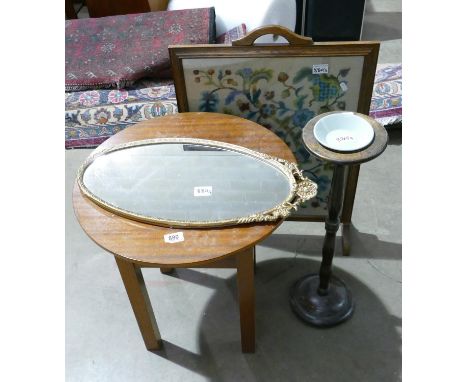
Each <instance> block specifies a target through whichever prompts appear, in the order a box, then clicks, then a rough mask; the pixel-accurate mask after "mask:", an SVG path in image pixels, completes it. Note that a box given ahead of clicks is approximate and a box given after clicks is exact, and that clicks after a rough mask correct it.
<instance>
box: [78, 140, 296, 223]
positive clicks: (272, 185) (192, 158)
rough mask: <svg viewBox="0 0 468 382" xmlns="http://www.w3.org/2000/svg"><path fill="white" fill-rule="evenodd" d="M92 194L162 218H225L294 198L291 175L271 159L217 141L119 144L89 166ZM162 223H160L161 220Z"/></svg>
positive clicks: (134, 211) (86, 174)
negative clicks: (137, 144) (215, 143)
mask: <svg viewBox="0 0 468 382" xmlns="http://www.w3.org/2000/svg"><path fill="white" fill-rule="evenodd" d="M82 183H83V185H84V186H85V188H86V189H87V190H88V191H89V192H90V193H91V194H92V196H94V197H96V198H98V199H101V200H102V201H104V202H105V203H106V204H109V205H110V206H111V207H115V208H117V209H119V210H123V212H130V213H132V214H137V215H142V216H144V217H149V218H151V219H160V220H161V221H180V222H189V223H190V222H200V221H210V222H216V221H225V220H232V219H238V218H241V217H246V216H249V215H252V214H258V213H262V212H264V211H268V210H271V209H273V208H275V207H276V206H278V205H281V204H282V203H283V202H285V201H289V200H290V199H291V187H293V185H292V184H291V178H290V177H288V175H287V174H286V173H285V172H284V171H282V170H281V169H280V168H279V167H278V166H275V165H272V164H271V163H270V162H269V161H267V160H263V159H262V158H260V157H259V158H256V157H255V156H251V155H248V154H246V153H244V152H237V151H235V150H231V149H226V148H223V147H220V146H216V145H206V144H193V143H183V142H163V143H152V144H145V145H140V146H131V147H124V148H119V149H118V150H115V151H110V152H107V153H104V154H103V155H98V156H96V157H95V158H93V160H92V161H91V162H90V163H89V164H87V165H86V167H85V169H84V172H83V173H82ZM156 224H157V223H156Z"/></svg>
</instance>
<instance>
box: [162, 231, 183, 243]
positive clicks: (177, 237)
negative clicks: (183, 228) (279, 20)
mask: <svg viewBox="0 0 468 382" xmlns="http://www.w3.org/2000/svg"><path fill="white" fill-rule="evenodd" d="M164 241H165V242H166V243H178V242H180V241H184V233H183V232H174V233H168V234H166V235H164Z"/></svg>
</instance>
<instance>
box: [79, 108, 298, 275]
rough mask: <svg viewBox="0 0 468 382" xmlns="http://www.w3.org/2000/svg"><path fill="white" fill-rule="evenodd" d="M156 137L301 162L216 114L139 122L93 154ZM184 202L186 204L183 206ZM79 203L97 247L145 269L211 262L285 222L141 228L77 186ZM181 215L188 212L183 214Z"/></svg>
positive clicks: (280, 145) (244, 124) (269, 137)
mask: <svg viewBox="0 0 468 382" xmlns="http://www.w3.org/2000/svg"><path fill="white" fill-rule="evenodd" d="M155 138H156V139H158V138H195V139H209V140H214V141H220V142H226V143H230V144H234V145H239V146H243V147H246V148H248V149H251V150H255V151H258V152H261V153H265V154H268V155H271V156H274V157H278V158H282V159H286V160H288V161H290V162H293V163H295V158H294V155H293V154H292V152H291V151H290V150H289V148H288V147H287V145H286V144H285V143H284V142H283V141H282V140H281V139H280V138H278V137H277V136H276V135H275V134H274V133H272V132H270V131H269V130H267V129H266V128H264V127H262V126H260V125H258V124H256V123H254V122H251V121H248V120H245V119H242V118H239V117H234V116H230V115H224V114H216V113H181V114H176V115H171V116H166V117H160V118H155V119H152V120H149V121H145V122H141V123H138V124H136V125H134V126H131V127H128V128H126V129H125V130H123V131H121V132H120V133H118V134H116V135H114V136H113V137H111V138H109V139H108V140H107V141H106V142H104V143H103V144H102V145H101V146H99V147H98V148H97V149H96V150H95V151H94V152H93V154H92V155H94V154H96V153H97V152H101V151H103V150H106V149H109V148H110V147H113V146H115V145H118V144H124V143H127V142H133V141H141V140H146V139H155ZM135 171H137V169H136V170H135ZM199 186H207V185H205V184H203V185H202V184H200V185H199ZM194 191H195V190H194ZM201 191H203V190H201ZM285 192H286V191H285ZM180 202H181V205H182V204H183V201H180ZM175 203H177V201H175ZM73 204H74V208H75V213H76V216H77V218H78V220H79V222H80V224H81V226H82V227H83V229H84V230H85V232H86V233H87V234H88V235H89V236H90V237H91V238H92V239H93V240H94V241H95V242H96V243H97V244H99V245H100V246H101V247H103V248H104V249H106V250H108V251H109V252H111V253H113V254H115V255H117V256H120V257H123V258H126V259H129V260H132V261H133V262H136V263H140V264H142V265H145V264H148V265H149V264H151V265H160V266H165V267H167V266H171V265H174V266H175V265H179V266H182V265H183V266H187V265H190V264H193V265H195V264H200V263H203V262H209V261H212V260H215V259H218V258H222V257H225V256H227V255H230V254H233V253H235V252H238V251H241V250H243V249H246V248H248V247H251V246H252V245H254V244H255V243H257V242H259V241H260V240H262V239H263V238H265V237H266V236H268V235H269V234H271V233H272V232H273V230H274V229H275V228H277V227H278V226H279V225H280V224H281V220H279V221H274V222H268V223H252V224H245V225H235V226H231V227H223V228H202V229H194V228H190V229H184V228H180V227H179V228H167V227H162V226H158V225H151V224H147V223H140V222H138V221H135V220H133V219H128V218H125V217H122V216H119V215H116V214H114V213H112V212H111V211H108V210H106V209H104V208H102V207H99V206H98V205H97V204H95V203H94V202H92V201H91V200H90V199H89V198H88V197H86V196H84V195H83V194H82V192H81V191H80V189H79V187H78V185H77V184H75V188H74V192H73ZM180 212H181V213H183V209H180ZM215 215H216V214H215ZM184 216H186V215H184ZM213 216H214V215H213ZM178 232H182V233H183V240H182V241H181V240H180V237H179V238H178V239H177V240H176V241H175V242H168V240H167V235H168V234H175V233H178ZM179 236H180V235H179ZM165 237H166V238H165Z"/></svg>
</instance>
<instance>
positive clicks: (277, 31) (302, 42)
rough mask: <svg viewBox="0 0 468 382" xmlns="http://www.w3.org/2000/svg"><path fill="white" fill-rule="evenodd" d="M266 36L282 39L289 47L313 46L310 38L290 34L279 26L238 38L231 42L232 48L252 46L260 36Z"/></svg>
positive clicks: (257, 29)
mask: <svg viewBox="0 0 468 382" xmlns="http://www.w3.org/2000/svg"><path fill="white" fill-rule="evenodd" d="M268 34H272V35H276V36H281V37H284V38H285V39H286V40H287V41H288V42H289V44H290V45H298V46H309V45H313V43H314V41H313V40H312V38H310V37H304V36H301V35H299V34H297V33H294V32H292V31H291V30H289V29H288V28H285V27H282V26H280V25H265V26H262V27H259V28H256V29H253V30H252V31H251V32H249V33H248V34H247V35H246V36H244V37H242V38H240V39H239V40H234V41H233V42H232V45H233V46H252V45H254V43H255V40H257V39H258V38H259V37H261V36H265V35H268Z"/></svg>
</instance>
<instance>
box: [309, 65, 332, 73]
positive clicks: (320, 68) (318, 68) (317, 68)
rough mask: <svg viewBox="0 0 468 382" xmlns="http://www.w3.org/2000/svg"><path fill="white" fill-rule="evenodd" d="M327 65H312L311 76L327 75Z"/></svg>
mask: <svg viewBox="0 0 468 382" xmlns="http://www.w3.org/2000/svg"><path fill="white" fill-rule="evenodd" d="M327 73H328V64H318V65H312V74H327Z"/></svg>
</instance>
